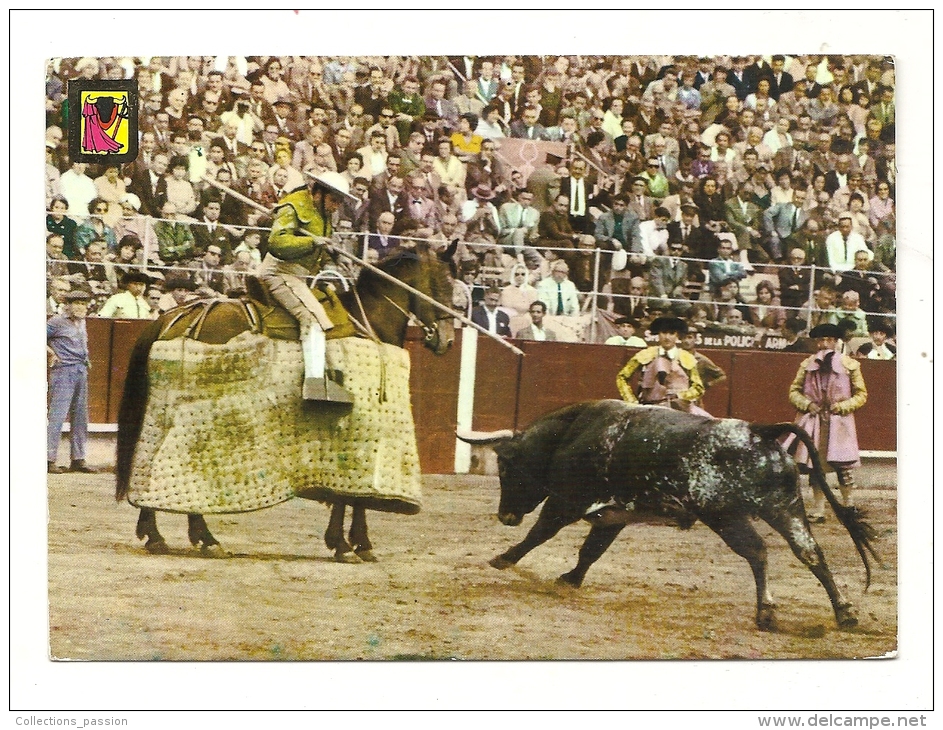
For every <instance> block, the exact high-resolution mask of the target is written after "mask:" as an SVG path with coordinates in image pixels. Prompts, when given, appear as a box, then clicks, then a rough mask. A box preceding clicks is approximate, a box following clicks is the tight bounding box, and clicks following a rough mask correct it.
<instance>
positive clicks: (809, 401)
mask: <svg viewBox="0 0 943 730" xmlns="http://www.w3.org/2000/svg"><path fill="white" fill-rule="evenodd" d="M809 336H810V337H812V338H813V339H815V340H817V344H818V352H816V353H815V354H814V355H811V356H809V357H808V358H806V359H805V360H803V362H802V364H801V365H800V366H799V371H798V372H797V373H796V377H795V379H794V380H793V381H792V385H791V386H789V402H790V403H792V404H793V405H794V406H795V407H796V409H797V410H798V411H799V414H798V416H797V417H796V425H798V426H801V427H802V428H804V429H805V430H806V432H808V434H809V435H810V436H811V437H812V440H813V441H814V442H815V444H816V446H817V447H818V451H819V454H821V455H822V456H823V461H824V462H826V464H827V466H830V467H832V468H833V469H834V470H835V473H836V474H837V475H838V483H839V486H840V487H841V494H842V500H843V501H844V503H845V506H846V507H850V506H851V504H852V496H851V492H852V489H854V486H855V480H854V475H853V473H852V469H853V468H854V467H856V466H859V465H860V464H861V462H860V461H859V455H858V435H857V432H856V431H855V417H854V415H853V413H854V412H855V411H856V410H858V409H859V408H861V406H863V405H864V404H865V402H866V401H867V400H868V391H867V389H866V388H865V385H864V377H863V376H862V375H861V364H860V363H859V362H858V361H857V360H854V359H853V358H850V357H848V356H847V355H842V354H840V353H838V352H836V351H835V348H836V347H837V346H838V343H839V342H841V339H840V337H841V331H840V330H839V328H838V327H837V326H836V325H833V324H820V325H819V326H818V327H813V328H812V331H811V332H809ZM793 438H794V437H792V436H790V437H789V438H788V439H787V440H786V441H785V442H784V446H786V447H787V448H788V446H789V444H790V443H791V442H792V440H793ZM796 461H797V462H798V463H799V465H800V466H799V468H800V469H803V470H805V471H807V470H808V469H809V467H811V462H810V460H809V454H808V451H807V450H806V448H805V446H803V445H802V444H801V443H800V444H799V445H798V447H797V448H796ZM826 464H822V466H823V468H825V467H826ZM812 494H813V502H812V509H811V511H810V513H809V520H810V521H811V522H824V521H825V517H824V510H825V495H823V494H822V492H821V491H819V490H818V489H816V488H815V486H814V485H813V488H812Z"/></svg>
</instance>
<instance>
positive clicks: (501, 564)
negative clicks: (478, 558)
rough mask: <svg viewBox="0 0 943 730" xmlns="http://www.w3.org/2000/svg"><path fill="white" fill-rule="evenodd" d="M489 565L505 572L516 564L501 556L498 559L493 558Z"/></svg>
mask: <svg viewBox="0 0 943 730" xmlns="http://www.w3.org/2000/svg"><path fill="white" fill-rule="evenodd" d="M488 565H490V566H491V567H492V568H497V569H498V570H505V569H507V568H510V567H511V566H512V565H514V563H512V562H511V561H510V560H508V559H507V558H505V557H504V556H503V555H499V556H498V557H496V558H491V560H489V561H488Z"/></svg>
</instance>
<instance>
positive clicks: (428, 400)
mask: <svg viewBox="0 0 943 730" xmlns="http://www.w3.org/2000/svg"><path fill="white" fill-rule="evenodd" d="M147 324H148V322H147V321H143V320H137V321H135V320H102V319H94V318H93V319H89V321H88V332H89V349H90V351H91V356H92V372H91V375H90V381H91V382H90V390H91V394H90V410H91V419H92V422H93V423H114V422H115V420H116V418H117V412H118V404H119V402H120V399H121V391H122V388H123V387H124V375H125V371H126V368H127V363H128V358H129V355H130V350H131V347H132V345H133V343H134V341H135V340H136V339H137V336H138V335H139V334H140V332H141V331H142V330H143V329H144V327H145V326H147ZM417 333H418V330H417V331H416V333H411V335H410V339H409V340H408V341H407V343H406V347H407V349H408V350H409V352H410V357H411V359H412V371H411V376H410V387H411V389H412V405H413V416H414V419H415V422H416V436H417V439H418V442H419V458H420V463H421V464H422V469H423V471H424V472H425V473H428V474H447V473H451V472H452V471H453V469H454V463H455V425H456V422H457V402H458V383H459V366H460V356H461V352H460V349H461V345H460V343H461V338H460V337H459V338H457V340H456V344H455V347H453V348H452V350H450V351H449V352H448V353H446V354H445V355H442V356H436V355H434V354H433V353H431V352H429V351H428V350H427V349H426V348H424V347H423V346H422V344H421V343H420V342H419V341H418V340H417V339H416V335H417ZM517 344H518V345H519V346H520V347H521V349H522V350H524V352H525V356H524V357H523V358H520V357H519V356H517V355H515V354H513V353H512V352H510V351H509V350H508V349H506V348H504V347H502V346H501V345H499V344H498V343H496V342H494V341H492V340H490V339H489V338H486V337H484V336H480V337H479V338H478V356H477V367H476V371H477V372H476V378H475V406H474V417H473V421H472V426H473V428H475V429H479V430H495V429H502V428H518V429H520V428H526V427H527V426H528V425H529V424H530V423H532V422H533V421H534V420H536V419H537V418H538V417H540V416H541V415H543V414H545V413H548V412H550V411H552V410H555V409H556V408H560V407H562V406H565V405H568V404H570V403H577V402H579V401H582V400H592V399H596V398H617V397H618V391H617V390H616V385H615V379H616V374H617V373H618V372H619V370H620V369H621V368H622V366H623V365H624V364H625V363H626V362H627V361H628V359H629V357H631V356H632V354H633V353H634V352H635V351H634V350H631V349H629V348H624V347H616V346H614V345H586V344H575V343H563V342H530V341H527V342H518V343H517ZM703 352H704V354H705V355H707V356H708V357H710V358H711V359H712V360H713V361H714V362H715V363H717V365H719V366H720V367H721V368H723V369H724V371H725V372H726V373H727V380H726V381H725V382H723V383H720V384H719V385H716V386H714V387H713V388H711V389H710V390H708V391H707V394H706V395H705V397H704V407H705V408H706V409H707V410H708V411H709V412H710V413H711V414H713V415H715V416H717V417H733V418H743V419H745V420H750V421H758V422H765V423H772V422H776V421H791V420H793V418H794V417H795V411H794V410H793V408H792V406H790V405H789V400H788V397H787V393H788V390H789V384H790V383H791V382H792V378H793V377H794V376H795V374H796V370H797V369H798V367H799V364H800V363H801V362H802V360H803V358H804V357H806V356H805V355H801V354H794V353H782V352H764V351H759V350H746V351H744V350H737V351H734V350H708V349H705V350H703ZM862 373H863V374H864V378H865V383H866V384H867V386H868V393H869V399H868V403H867V405H865V407H864V408H862V409H861V410H860V411H859V412H858V416H857V419H856V421H857V426H858V438H859V442H860V444H861V448H862V449H864V450H874V451H895V450H896V449H897V383H896V378H897V363H896V362H894V361H891V362H881V361H871V360H865V361H862Z"/></svg>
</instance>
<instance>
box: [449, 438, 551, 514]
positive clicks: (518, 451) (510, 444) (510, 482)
mask: <svg viewBox="0 0 943 730" xmlns="http://www.w3.org/2000/svg"><path fill="white" fill-rule="evenodd" d="M456 435H457V436H458V438H460V439H461V440H462V441H465V442H466V443H469V444H478V445H490V446H493V447H494V452H495V454H496V455H497V457H498V475H499V477H500V479H501V499H500V501H499V503H498V520H499V521H500V522H501V524H503V525H508V526H510V527H516V526H517V525H519V524H521V521H522V520H523V519H524V516H525V515H527V514H530V513H531V512H533V511H534V510H535V509H537V505H539V504H540V503H541V502H543V501H544V499H546V498H547V494H548V492H547V490H546V486H545V484H546V481H545V480H544V479H542V478H540V476H539V474H538V473H536V472H535V470H532V469H530V468H529V465H528V463H527V462H528V459H527V454H526V453H525V452H526V449H525V448H523V444H522V443H521V441H522V435H521V434H514V433H513V432H512V431H495V432H491V433H482V432H462V431H459V432H456Z"/></svg>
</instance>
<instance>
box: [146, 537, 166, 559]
mask: <svg viewBox="0 0 943 730" xmlns="http://www.w3.org/2000/svg"><path fill="white" fill-rule="evenodd" d="M144 549H145V550H147V552H149V553H150V554H151V555H168V554H169V553H170V548H169V547H167V543H166V542H164V540H163V539H161V540H148V541H147V542H146V543H145V544H144Z"/></svg>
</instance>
